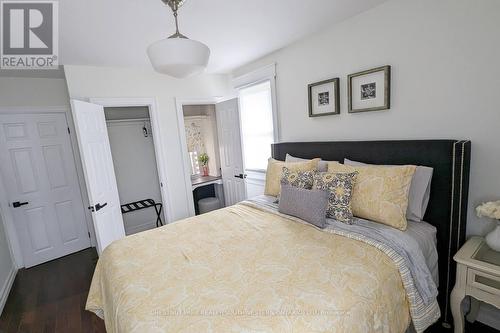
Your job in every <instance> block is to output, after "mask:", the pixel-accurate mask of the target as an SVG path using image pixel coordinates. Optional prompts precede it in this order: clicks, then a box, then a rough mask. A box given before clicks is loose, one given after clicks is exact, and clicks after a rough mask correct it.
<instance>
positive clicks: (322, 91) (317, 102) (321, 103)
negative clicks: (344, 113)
mask: <svg viewBox="0 0 500 333" xmlns="http://www.w3.org/2000/svg"><path fill="white" fill-rule="evenodd" d="M308 94H309V117H319V116H328V115H332V114H340V97H339V96H340V93H339V78H338V77H337V78H334V79H330V80H325V81H321V82H316V83H312V84H310V85H309V86H308Z"/></svg>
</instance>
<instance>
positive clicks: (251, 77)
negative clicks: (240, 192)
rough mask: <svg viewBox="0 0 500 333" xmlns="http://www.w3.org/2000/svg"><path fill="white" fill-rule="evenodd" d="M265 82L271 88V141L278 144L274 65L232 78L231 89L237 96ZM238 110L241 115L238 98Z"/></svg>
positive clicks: (258, 170)
mask: <svg viewBox="0 0 500 333" xmlns="http://www.w3.org/2000/svg"><path fill="white" fill-rule="evenodd" d="M266 81H269V84H270V86H271V109H272V110H271V112H272V119H273V139H274V143H278V142H280V126H279V116H278V103H277V97H276V64H275V63H273V64H270V65H267V66H265V67H262V68H260V69H257V70H255V71H253V72H250V73H248V74H245V75H242V76H239V77H236V78H233V87H234V89H236V90H237V92H238V96H239V92H240V90H241V89H245V88H250V87H252V86H255V85H258V84H261V83H264V82H266ZM238 109H239V112H240V113H241V104H240V99H239V97H238ZM239 118H240V128H241V114H240V116H239ZM241 143H242V147H241V148H242V152H243V154H244V149H245V147H244V143H243V136H242V141H241ZM245 171H251V172H256V173H262V174H265V173H266V170H264V169H263V170H261V169H247V168H246V167H245Z"/></svg>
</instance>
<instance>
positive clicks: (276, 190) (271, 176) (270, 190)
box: [264, 158, 320, 197]
mask: <svg viewBox="0 0 500 333" xmlns="http://www.w3.org/2000/svg"><path fill="white" fill-rule="evenodd" d="M319 161H320V159H319V158H315V159H312V160H310V161H307V162H288V163H286V162H282V161H278V160H275V159H274V158H270V159H269V160H268V162H267V172H266V188H265V190H264V194H265V195H272V196H275V197H276V196H278V195H279V194H280V188H281V185H280V179H281V172H282V171H283V167H287V168H288V169H289V170H290V171H312V170H317V169H318V163H319Z"/></svg>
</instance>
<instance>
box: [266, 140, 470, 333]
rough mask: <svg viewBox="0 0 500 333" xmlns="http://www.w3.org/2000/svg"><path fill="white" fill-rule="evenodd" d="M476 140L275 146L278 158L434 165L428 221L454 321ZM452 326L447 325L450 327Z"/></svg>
mask: <svg viewBox="0 0 500 333" xmlns="http://www.w3.org/2000/svg"><path fill="white" fill-rule="evenodd" d="M470 151H471V143H470V141H458V140H412V141H345V142H284V143H276V144H273V145H272V156H273V158H275V159H278V160H284V159H285V156H286V154H287V153H288V154H290V155H293V156H296V157H302V158H315V157H321V158H322V159H324V160H329V161H339V162H343V160H344V158H348V159H351V160H354V161H359V162H365V163H372V164H396V165H398V164H399V165H403V164H413V165H424V166H429V167H432V168H434V174H433V177H432V185H431V197H430V202H429V207H428V209H427V212H426V214H425V221H427V222H429V223H431V224H432V225H434V226H435V227H436V228H437V242H438V244H437V248H438V253H439V296H438V301H439V305H440V307H441V313H442V316H441V320H442V322H443V323H445V324H451V322H452V319H451V312H450V306H449V298H450V293H451V289H452V288H453V285H454V284H455V262H454V261H453V255H454V254H455V253H456V252H457V251H458V249H459V248H460V246H461V245H462V244H463V242H464V241H465V228H466V222H467V200H468V193H469V173H470ZM446 326H447V325H446Z"/></svg>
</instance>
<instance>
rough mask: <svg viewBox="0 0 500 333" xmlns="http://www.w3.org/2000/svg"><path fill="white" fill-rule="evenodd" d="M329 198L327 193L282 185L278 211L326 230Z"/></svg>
mask: <svg viewBox="0 0 500 333" xmlns="http://www.w3.org/2000/svg"><path fill="white" fill-rule="evenodd" d="M329 197H330V195H329V193H328V192H327V191H323V190H307V189H303V188H298V187H293V186H290V185H282V186H281V196H280V203H279V207H278V211H279V212H280V213H283V214H287V215H292V216H295V217H298V218H299V219H302V220H304V221H306V222H308V223H311V224H313V225H315V226H317V227H319V228H324V227H325V226H326V209H327V207H328V199H329Z"/></svg>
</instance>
